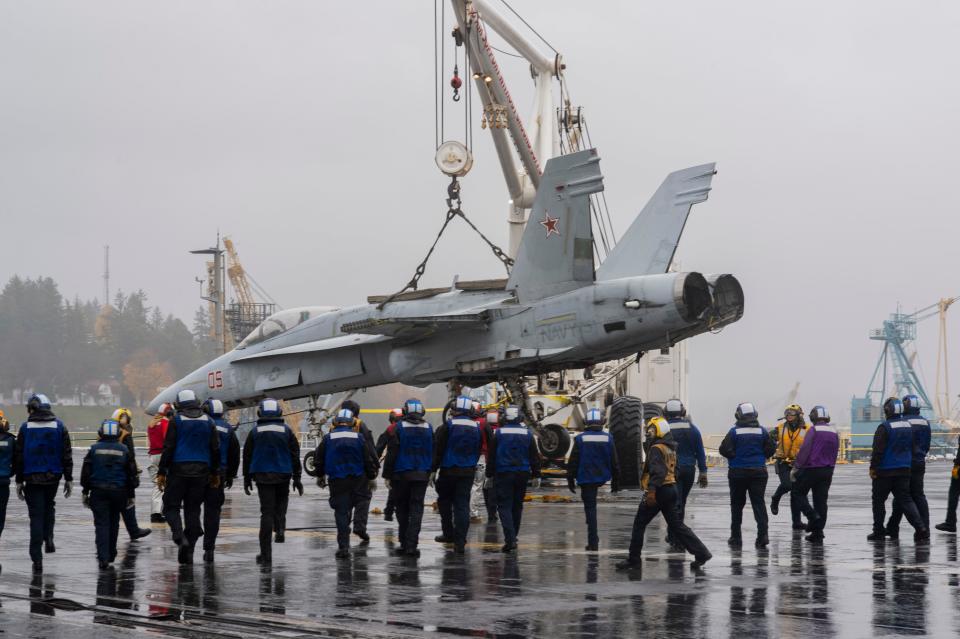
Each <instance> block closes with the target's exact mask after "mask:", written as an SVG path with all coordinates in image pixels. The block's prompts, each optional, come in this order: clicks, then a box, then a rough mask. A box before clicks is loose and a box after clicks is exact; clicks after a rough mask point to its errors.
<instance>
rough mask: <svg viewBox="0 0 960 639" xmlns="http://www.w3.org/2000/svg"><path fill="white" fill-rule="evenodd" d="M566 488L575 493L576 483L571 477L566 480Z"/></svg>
mask: <svg viewBox="0 0 960 639" xmlns="http://www.w3.org/2000/svg"><path fill="white" fill-rule="evenodd" d="M567 488H569V489H570V492H571V493H573V494H574V495H576V494H577V484H576V483H575V482H574V481H573V480H572V479H571V480H570V481H568V482H567Z"/></svg>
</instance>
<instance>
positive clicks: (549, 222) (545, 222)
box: [540, 211, 560, 237]
mask: <svg viewBox="0 0 960 639" xmlns="http://www.w3.org/2000/svg"><path fill="white" fill-rule="evenodd" d="M559 223H560V218H559V217H550V214H549V213H547V212H546V211H544V213H543V219H542V220H540V224H541V225H542V226H543V228H545V229H547V237H550V236H551V235H553V234H554V233H556V234H557V235H560V229H558V228H557V224H559Z"/></svg>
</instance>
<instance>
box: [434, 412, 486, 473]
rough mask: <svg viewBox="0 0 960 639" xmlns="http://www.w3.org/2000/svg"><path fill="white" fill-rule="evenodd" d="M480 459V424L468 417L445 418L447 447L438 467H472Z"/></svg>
mask: <svg viewBox="0 0 960 639" xmlns="http://www.w3.org/2000/svg"><path fill="white" fill-rule="evenodd" d="M479 459H480V426H479V425H478V424H477V422H475V421H474V420H472V419H470V418H469V417H454V418H453V419H449V420H447V448H446V450H444V451H443V459H442V460H440V468H473V467H474V466H476V465H477V461H479Z"/></svg>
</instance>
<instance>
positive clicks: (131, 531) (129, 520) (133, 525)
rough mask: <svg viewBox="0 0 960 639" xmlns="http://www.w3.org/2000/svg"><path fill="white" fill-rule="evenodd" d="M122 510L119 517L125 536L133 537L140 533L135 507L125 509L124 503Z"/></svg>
mask: <svg viewBox="0 0 960 639" xmlns="http://www.w3.org/2000/svg"><path fill="white" fill-rule="evenodd" d="M123 505H124V508H123V510H122V511H121V512H120V517H122V518H123V525H124V527H125V528H126V529H127V534H128V535H130V536H131V537H133V536H134V535H136V534H137V533H138V532H140V524H138V523H137V507H136V506H130V507H129V508H127V507H126V505H127V504H126V502H124V504H123Z"/></svg>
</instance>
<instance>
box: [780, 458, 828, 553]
mask: <svg viewBox="0 0 960 639" xmlns="http://www.w3.org/2000/svg"><path fill="white" fill-rule="evenodd" d="M832 482H833V466H827V467H824V468H806V469H803V470H799V471H797V480H796V481H795V482H793V487H792V488H791V492H790V497H791V500H790V501H791V504H792V503H793V498H794V495H795V496H796V500H797V501H798V502H799V504H800V510H801V511H802V512H803V514H804V516H805V517H806V518H807V521H809V522H811V523H814V522H815V523H816V526H815V529H814V531H813V532H816V533H818V535H817V536H818V537H822V536H823V529H824V527H825V526H826V525H827V497H828V496H829V494H830V484H831V483H832ZM810 492H813V506H810V500H809V499H808V497H807V495H808V494H809V493H810Z"/></svg>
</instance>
